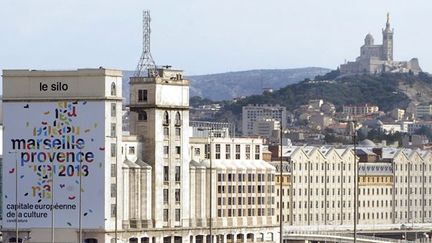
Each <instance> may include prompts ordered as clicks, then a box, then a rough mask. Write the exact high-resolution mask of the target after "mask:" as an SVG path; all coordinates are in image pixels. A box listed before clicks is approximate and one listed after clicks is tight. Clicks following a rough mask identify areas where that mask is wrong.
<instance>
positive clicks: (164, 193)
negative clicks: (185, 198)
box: [163, 189, 169, 204]
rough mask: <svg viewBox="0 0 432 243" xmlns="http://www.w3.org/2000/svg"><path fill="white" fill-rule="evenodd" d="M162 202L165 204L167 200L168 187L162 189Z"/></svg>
mask: <svg viewBox="0 0 432 243" xmlns="http://www.w3.org/2000/svg"><path fill="white" fill-rule="evenodd" d="M163 202H164V203H166V204H168V202H169V196H168V189H163Z"/></svg>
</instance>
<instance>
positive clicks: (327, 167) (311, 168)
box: [292, 162, 351, 171]
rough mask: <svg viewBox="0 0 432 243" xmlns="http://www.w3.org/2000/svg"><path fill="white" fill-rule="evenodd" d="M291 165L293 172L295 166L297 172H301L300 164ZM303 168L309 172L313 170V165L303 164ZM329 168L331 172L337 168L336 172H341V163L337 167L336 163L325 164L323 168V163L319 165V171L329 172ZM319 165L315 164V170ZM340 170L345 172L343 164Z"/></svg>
mask: <svg viewBox="0 0 432 243" xmlns="http://www.w3.org/2000/svg"><path fill="white" fill-rule="evenodd" d="M292 164H293V169H294V170H295V169H296V165H298V170H302V163H300V162H299V163H292ZM303 167H304V170H308V167H309V169H310V170H314V169H313V167H314V166H313V164H312V163H311V164H310V166H308V163H304V165H303ZM330 167H332V169H331V170H332V171H335V170H336V168H337V170H341V163H337V166H336V163H332V164H329V163H326V164H325V166H324V163H321V170H323V171H324V170H330ZM319 168H320V167H319V163H316V164H315V170H319ZM342 170H346V165H345V164H342ZM348 170H351V164H348Z"/></svg>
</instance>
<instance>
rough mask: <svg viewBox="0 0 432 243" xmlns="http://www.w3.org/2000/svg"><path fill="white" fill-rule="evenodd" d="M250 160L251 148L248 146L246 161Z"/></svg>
mask: <svg viewBox="0 0 432 243" xmlns="http://www.w3.org/2000/svg"><path fill="white" fill-rule="evenodd" d="M250 158H251V147H250V145H246V159H250Z"/></svg>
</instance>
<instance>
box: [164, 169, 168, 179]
mask: <svg viewBox="0 0 432 243" xmlns="http://www.w3.org/2000/svg"><path fill="white" fill-rule="evenodd" d="M164 181H169V167H168V166H164Z"/></svg>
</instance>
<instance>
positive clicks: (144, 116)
mask: <svg viewBox="0 0 432 243" xmlns="http://www.w3.org/2000/svg"><path fill="white" fill-rule="evenodd" d="M138 121H147V112H145V111H139V112H138Z"/></svg>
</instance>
